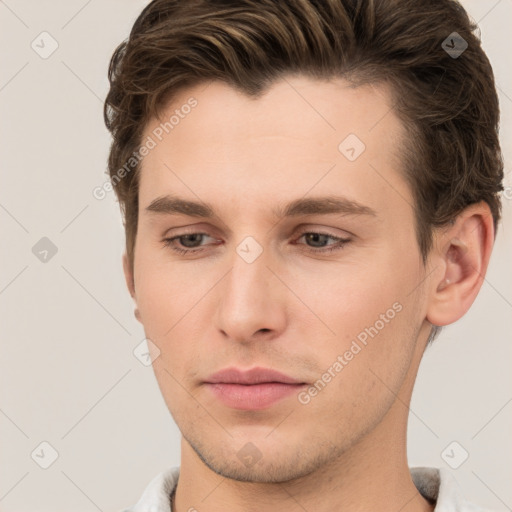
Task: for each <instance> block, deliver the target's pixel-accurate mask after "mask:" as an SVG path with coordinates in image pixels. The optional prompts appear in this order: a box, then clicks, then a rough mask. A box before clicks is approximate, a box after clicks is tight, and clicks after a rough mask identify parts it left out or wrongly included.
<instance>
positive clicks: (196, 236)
mask: <svg viewBox="0 0 512 512" xmlns="http://www.w3.org/2000/svg"><path fill="white" fill-rule="evenodd" d="M205 236H207V237H209V238H212V239H213V237H211V236H209V235H207V234H206V233H186V234H182V235H177V236H173V237H171V238H165V239H164V245H165V246H166V247H169V248H170V249H172V250H173V251H175V252H177V253H179V254H191V253H195V252H201V251H202V250H203V249H202V248H198V247H201V246H198V245H197V242H198V241H201V240H202V237H205ZM176 240H179V242H180V244H182V245H183V246H185V247H188V249H182V248H180V247H177V246H176V244H175V241H176ZM191 247H192V248H191Z"/></svg>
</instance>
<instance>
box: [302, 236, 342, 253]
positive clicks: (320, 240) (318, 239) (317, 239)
mask: <svg viewBox="0 0 512 512" xmlns="http://www.w3.org/2000/svg"><path fill="white" fill-rule="evenodd" d="M301 238H305V240H307V241H308V242H312V243H313V244H319V246H320V247H319V246H318V245H313V246H309V245H308V247H309V249H308V250H309V251H310V252H316V253H323V252H332V251H339V250H341V249H343V247H344V246H345V245H346V244H347V243H349V242H350V241H351V240H350V239H349V238H341V237H339V236H334V235H331V234H329V233H320V232H317V231H305V232H303V233H302V234H301V235H300V237H299V240H300V239H301ZM328 240H334V241H335V243H334V244H331V245H327V246H326V245H325V242H327V241H328Z"/></svg>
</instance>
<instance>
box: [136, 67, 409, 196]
mask: <svg viewBox="0 0 512 512" xmlns="http://www.w3.org/2000/svg"><path fill="white" fill-rule="evenodd" d="M391 101H392V100H391V94H390V91H389V89H388V88H387V87H386V86H385V85H384V84H381V85H379V86H371V85H365V86H360V87H357V88H354V87H351V86H350V85H349V84H348V83H347V82H345V81H343V80H342V79H336V80H331V81H318V80H312V79H309V78H305V77H301V76H294V77H288V78H283V79H282V80H280V81H278V82H276V83H275V84H274V85H272V87H270V88H269V89H268V90H267V91H266V92H265V93H264V94H263V95H262V96H261V97H258V98H251V97H248V96H246V95H245V94H243V93H241V92H239V91H237V90H235V89H233V88H232V87H230V86H228V85H227V84H225V83H223V82H218V81H214V82H210V83H207V84H199V85H197V86H194V87H191V88H189V89H184V90H182V91H181V92H180V93H179V94H177V95H176V96H175V97H174V98H173V100H172V102H170V103H169V104H168V105H167V106H166V107H165V108H164V109H162V110H161V112H160V116H159V119H156V118H153V119H151V120H150V122H149V123H148V124H147V126H146V127H145V130H144V134H143V141H144V140H149V139H151V140H152V141H153V143H154V147H153V148H152V149H151V150H150V151H149V153H148V154H147V155H146V156H145V157H144V159H143V161H142V165H141V180H140V198H141V205H142V206H144V203H148V204H149V202H150V201H151V200H154V199H155V198H156V197H158V196H161V195H162V194H163V193H166V192H167V193H174V192H176V193H178V194H179V195H181V196H188V197H190V198H193V196H194V195H195V196H197V197H199V198H200V197H203V196H208V197H209V198H211V197H212V195H213V196H219V194H220V195H221V196H222V195H224V196H225V195H226V194H229V193H230V192H231V193H232V197H233V200H234V201H235V200H238V196H240V195H241V194H242V195H245V197H244V201H245V203H246V204H251V202H256V201H258V199H261V198H262V197H265V198H267V199H268V198H269V197H276V198H277V197H278V196H279V198H280V200H281V201H285V199H286V198H296V197H300V196H303V195H304V194H306V193H307V192H308V190H312V191H313V189H314V192H318V193H319V194H325V193H330V192H332V191H333V188H338V189H339V188H340V187H341V188H342V190H339V191H340V192H343V194H344V195H346V196H349V197H350V196H352V197H354V195H358V194H359V196H360V197H361V194H362V196H365V195H366V196H370V195H372V194H374V193H375V192H376V191H377V189H378V188H379V187H380V189H381V190H382V186H383V184H384V182H385V181H387V182H389V184H390V185H391V186H392V187H393V186H394V187H395V188H396V187H398V188H400V187H402V188H403V185H404V183H399V182H400V180H401V176H400V173H399V167H400V144H401V140H402V138H403V137H404V133H403V127H402V125H401V123H400V121H399V120H398V118H397V117H396V115H395V114H394V112H393V110H392V108H391ZM395 182H396V183H395ZM176 189H179V190H176ZM191 193H192V194H191ZM403 193H405V194H407V191H406V190H403ZM395 194H396V192H395ZM197 197H196V199H197ZM368 198H369V197H367V198H366V199H368ZM384 201H385V200H384V199H383V202H384ZM383 206H385V204H383Z"/></svg>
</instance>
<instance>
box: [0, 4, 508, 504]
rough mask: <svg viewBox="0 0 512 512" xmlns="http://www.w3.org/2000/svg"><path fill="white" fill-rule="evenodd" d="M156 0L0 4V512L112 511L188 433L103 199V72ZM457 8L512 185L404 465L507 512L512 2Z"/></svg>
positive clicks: (414, 421) (437, 351)
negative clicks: (467, 24) (491, 92)
mask: <svg viewBox="0 0 512 512" xmlns="http://www.w3.org/2000/svg"><path fill="white" fill-rule="evenodd" d="M146 3H147V2H146V1H142V0H122V1H121V0H102V1H100V0H89V1H84V0H68V1H64V0H58V1H51V2H49V1H47V2H41V1H35V0H33V1H28V0H24V1H22V0H7V1H0V39H1V43H2V52H1V66H0V68H1V70H2V72H1V74H0V109H1V110H0V119H1V135H0V140H1V167H0V169H1V179H2V186H1V188H0V223H1V226H2V234H3V235H2V243H1V244H0V252H1V262H2V265H1V276H0V311H1V329H2V330H1V343H2V347H1V352H2V357H1V362H0V378H1V382H0V439H1V448H0V450H1V451H0V453H1V462H0V511H3V512H14V511H16V512H25V511H38V512H44V511H50V510H51V511H52V512H60V511H62V512H63V511H69V510H73V511H75V512H81V511H94V510H100V511H109V510H119V509H121V508H122V507H124V506H128V505H130V504H132V503H134V502H135V501H136V500H137V499H138V498H139V496H140V494H141V492H142V490H143V488H144V487H145V486H146V484H147V483H148V482H149V480H150V479H151V478H153V477H154V476H155V475H156V474H157V473H158V472H159V471H161V470H163V469H166V468H167V467H169V466H173V465H177V464H179V431H178V429H177V427H176V426H175V424H174V422H173V421H172V418H171V416H170V414H169V413H168V411H167V408H166V406H165V404H164V402H163V399H162V398H161V395H160V391H159V389H158V386H157V384H156V381H155V378H154V376H153V373H152V369H151V367H146V366H144V365H143V364H142V363H141V362H140V361H139V360H138V359H137V358H136V357H135V356H134V353H133V351H134V349H136V347H138V346H139V345H140V343H141V342H142V340H143V339H144V332H143V329H142V326H141V325H140V324H139V323H138V322H137V321H136V320H135V318H134V316H133V303H132V300H131V298H130V296H129V294H128V292H127V290H126V287H125V282H124V278H123V274H122V266H121V254H122V250H123V246H124V232H123V229H122V223H121V217H120V213H119V208H118V205H117V203H116V201H115V197H114V194H113V193H111V194H109V195H108V196H107V197H106V198H105V199H103V200H97V199H95V198H94V197H93V194H92V191H93V189H94V188H95V187H97V186H101V185H102V184H103V183H104V181H105V179H106V175H105V170H106V158H107V153H108V148H109V144H110V137H109V134H108V132H107V130H106V128H105V127H104V125H103V117H102V106H103V99H104V97H105V95H106V93H107V90H108V81H107V67H108V62H109V59H110V56H111V54H112V52H113V50H114V48H115V47H116V46H117V44H119V43H120V42H121V41H122V40H123V39H124V38H125V37H127V36H128V32H129V30H130V28H131V26H132V24H133V22H134V21H135V19H136V17H137V15H138V14H139V13H140V11H141V10H142V8H143V7H144V6H145V5H146ZM463 4H464V5H465V6H466V8H467V9H468V12H469V13H470V15H471V16H472V17H473V18H474V19H475V20H476V21H477V22H478V24H479V27H480V30H481V37H482V40H483V46H484V49H485V50H486V52H487V53H488V56H489V58H490V60H491V63H492V64H493V67H494V71H495V76H496V80H497V85H498V91H499V97H500V102H501V111H502V129H501V139H502V145H503V150H504V154H505V160H506V172H507V177H506V181H505V185H506V187H507V189H506V191H505V193H504V196H503V221H502V223H501V225H500V228H499V232H498V237H497V241H496V243H495V247H494V252H493V256H492V259H491V264H490V268H489V271H488V274H487V277H486V281H485V283H484V285H483V287H482V290H481V292H480V295H479V297H478V299H477V300H476V302H475V303H474V305H473V306H472V307H471V309H470V311H469V313H468V314H467V315H466V317H464V318H463V319H461V320H460V321H459V322H457V323H456V324H454V325H452V326H449V327H448V328H445V330H444V332H443V333H442V334H441V336H440V337H439V338H438V340H436V342H435V344H434V346H433V347H431V348H429V349H428V350H427V352H426V354H425V357H424V360H423V362H422V366H421V368H420V373H419V375H418V379H417V383H416V388H415V392H414V395H413V400H412V404H411V414H410V421H409V437H408V449H409V463H410V465H411V466H418V465H426V466H437V467H447V468H449V469H450V471H451V472H452V474H453V475H454V476H455V478H456V479H457V481H458V482H459V484H460V485H461V487H462V489H463V492H464V494H465V496H466V497H467V498H468V499H469V500H471V501H474V502H476V503H478V504H480V505H483V506H487V507H490V508H492V509H495V510H502V511H505V510H510V509H511V507H512V488H511V486H510V482H511V481H512V464H511V457H510V453H511V448H512V441H511V438H510V432H511V426H512V403H511V402H512V386H511V377H510V364H511V353H512V344H511V335H510V331H511V326H512V325H511V318H512V315H511V311H512V277H511V274H512V272H511V263H510V262H511V261H512V227H511V221H512V180H511V176H510V172H509V171H510V166H509V162H510V158H511V156H512V155H511V147H510V141H511V140H512V138H511V125H512V118H511V111H512V108H511V107H512V99H511V98H512V87H511V71H510V55H511V53H512V47H511V43H510V35H509V32H510V29H509V22H510V20H511V19H512V0H499V1H497V0H493V1H484V0H471V1H470V0H467V1H464V2H463ZM43 32H46V33H47V34H42V35H41V33H43ZM56 45H58V47H57V46H56ZM52 50H54V51H53V53H51V52H52ZM50 53H51V55H50ZM45 237H46V238H47V239H48V240H46V239H44V240H42V241H41V239H43V238H45ZM34 247H35V248H34ZM44 251H47V252H44ZM55 251H57V252H56V253H55V254H53V253H54V252H55ZM41 258H43V260H45V261H41ZM41 443H43V444H41ZM466 456H467V459H466V460H464V459H465V457H466ZM54 459H55V460H54ZM44 466H48V467H47V468H46V469H44ZM455 466H458V467H456V468H455Z"/></svg>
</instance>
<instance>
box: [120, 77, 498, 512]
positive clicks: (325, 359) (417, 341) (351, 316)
mask: <svg viewBox="0 0 512 512" xmlns="http://www.w3.org/2000/svg"><path fill="white" fill-rule="evenodd" d="M191 96H193V97H194V98H196V99H197V101H198V104H197V106H196V107H195V108H194V109H193V110H192V111H191V113H190V114H188V115H187V116H186V117H185V118H184V119H181V120H180V123H179V125H177V126H175V128H174V129H173V130H172V131H170V132H169V134H168V135H166V137H165V138H164V139H163V140H162V141H161V142H159V143H158V144H157V146H156V147H155V148H154V149H152V150H151V151H150V152H149V154H148V155H147V156H146V157H145V158H144V160H143V164H142V170H141V180H140V189H139V197H140V201H139V226H138V232H137V238H136V246H135V252H134V264H133V271H132V267H131V265H130V262H129V261H128V259H127V257H126V255H124V258H123V264H124V270H125V276H126V282H127V285H128V288H129V290H130V293H131V295H132V297H133V299H134V301H135V303H136V307H137V309H136V316H137V318H138V319H139V321H140V322H141V323H142V324H143V326H144V330H145V334H146V337H148V338H149V339H151V340H152V342H153V343H154V344H155V346H156V347H158V349H159V350H160V355H159V357H157V358H156V359H155V360H154V362H153V368H154V372H155V375H156V378H157V381H158V384H159V386H160V389H161V391H162V394H163V397H164V399H165V402H166V404H167V406H168V408H169V410H170V412H171V414H172V416H173V418H174V420H175V422H176V424H177V425H178V427H179V429H180V431H181V433H182V454H181V471H180V478H179V483H178V486H177V492H176V503H175V509H176V510H178V511H180V512H182V511H187V510H190V509H191V508H192V507H193V509H195V510H199V511H201V512H202V511H206V510H207V511H209V512H217V511H219V512H220V511H225V510H230V512H236V511H261V510H265V511H267V512H272V511H274V510H275V511H277V510H279V511H282V510H287V511H299V510H301V511H303V510H309V511H315V512H324V511H325V512H327V511H329V512H330V511H332V510H344V511H349V512H350V511H359V510H380V511H393V512H396V511H398V510H401V511H402V512H411V511H429V510H433V505H432V504H430V503H429V502H428V501H426V500H425V499H424V498H423V497H422V496H421V495H420V494H419V493H418V491H417V489H416V487H415V486H414V484H413V482H412V479H411V477H410V473H409V469H408V465H407V454H406V427H407V417H408V412H409V411H408V405H409V403H410V398H411V393H412V389H413V385H414V380H415V377H416V374H417V371H418V367H419V364H420V360H421V357H422V354H423V351H424V349H425V346H426V342H427V338H428V335H429V332H430V329H431V326H432V324H435V325H447V324H450V323H452V322H454V321H456V320H457V319H459V318H460V317H461V316H463V315H464V314H465V312H466V311H467V310H468V309H469V307H470V306H471V304H472V303H473V301H474V299H475V297H476V295H477V293H478V291H479V289H480V286H481V284H482V282H483V276H484V275H485V272H486V269H487V265H488V262H489V257H490V253H491V250H492V244H493V240H494V232H493V225H492V217H491V214H490V211H489V208H488V206H487V205H486V204H485V203H479V204H475V205H471V206H470V207H468V208H467V209H466V210H464V211H463V212H462V213H461V214H460V215H459V216H458V217H457V219H456V221H455V223H454V224H452V225H450V226H449V227H448V228H443V229H439V230H437V231H436V232H435V238H434V242H435V243H434V248H433V250H432V251H431V253H430V255H429V258H428V261H427V264H426V265H425V266H424V265H423V263H422V260H421V255H420V252H419V247H418V245H417V242H416V236H415V230H414V216H413V209H412V204H413V198H412V193H411V191H410V189H409V187H408V185H407V184H406V182H405V180H404V179H403V178H402V175H401V171H400V141H401V140H403V138H404V137H405V136H406V134H405V133H404V130H403V127H402V125H401V123H400V121H399V120H398V118H397V117H396V116H395V114H394V113H393V112H392V111H391V110H390V105H391V100H390V94H389V91H388V90H387V89H386V88H385V87H384V86H383V85H381V86H362V87H359V88H355V89H354V88H350V87H348V86H347V84H346V83H345V82H343V80H341V79H338V80H333V81H330V82H327V81H317V80H312V79H309V78H305V77H302V76H293V77H288V78H286V79H285V80H280V81H279V82H276V83H275V84H274V85H273V86H272V87H271V88H270V89H269V90H268V91H267V92H266V94H265V95H264V96H262V97H261V98H259V99H256V100H255V99H250V98H248V97H246V96H244V95H243V94H241V93H239V92H236V91H235V90H234V89H232V88H230V87H229V86H227V85H225V84H223V83H221V82H211V83H209V84H208V85H207V86H205V84H201V85H197V86H195V87H191V88H189V89H187V90H184V91H182V92H181V93H180V94H179V95H178V96H176V97H175V98H174V100H173V102H172V104H169V105H168V106H167V108H166V110H164V111H163V113H162V116H161V117H162V119H168V118H169V116H170V115H171V114H172V113H173V111H174V110H175V109H176V108H179V107H180V105H183V104H184V103H186V101H187V99H188V98H190V97H191ZM159 123H160V121H159V120H157V119H152V120H151V122H150V123H148V125H147V126H146V129H145V134H144V135H143V137H144V138H145V137H146V136H147V135H150V134H151V133H152V130H154V129H155V127H157V126H158V124H159ZM349 133H353V134H356V135H357V136H358V137H359V138H360V139H361V140H362V141H363V142H364V144H365V145H366V149H365V151H364V152H363V153H362V154H361V155H360V156H359V157H358V158H357V159H356V160H355V161H353V162H351V161H349V160H348V159H347V158H345V156H344V155H343V154H342V153H341V152H340V151H339V150H338V145H339V144H340V142H341V141H342V140H343V139H344V138H345V137H346V136H347V135H348V134H349ZM171 193H172V194H174V195H177V196H180V197H183V198H185V199H189V200H193V201H204V202H207V203H210V204H211V205H212V206H213V207H214V208H215V211H216V214H217V216H216V217H215V218H213V219H212V218H209V219H202V218H197V217H192V216H187V215H183V214H179V215H164V214H155V213H151V212H147V211H146V210H145V208H146V207H147V206H148V205H149V204H150V203H151V202H152V201H153V200H154V199H156V198H158V197H160V196H162V195H165V194H171ZM329 194H331V195H337V196H338V195H343V196H345V197H348V198H350V199H351V200H353V201H357V202H358V203H361V204H363V205H366V206H369V207H371V208H372V209H374V210H375V212H376V213H377V215H376V216H375V217H372V216H364V215H362V216H354V215H340V214H336V215H332V214H331V215H325V214H322V215H319V214H314V215H301V216H299V217H294V218H284V219H277V218H275V217H273V216H272V214H271V211H272V209H273V208H275V207H276V206H278V205H280V204H282V203H286V202H288V201H291V200H294V199H297V198H302V197H304V196H305V197H314V196H324V195H329ZM304 232H324V233H328V234H329V235H332V236H335V237H336V236H338V237H342V238H349V239H350V242H348V243H346V244H345V245H344V246H343V248H342V249H340V250H338V251H333V252H331V253H321V252H318V251H319V250H320V249H321V248H322V247H325V246H332V245H335V244H336V240H333V239H329V238H327V239H325V238H324V239H322V238H320V240H318V239H317V241H316V243H315V240H314V239H313V240H311V238H308V237H307V236H302V235H303V233H304ZM187 233H188V234H190V233H206V234H207V235H208V236H205V237H203V238H201V237H198V239H196V240H195V246H194V245H191V242H190V241H189V242H188V245H186V244H187V240H186V239H185V240H184V239H183V238H182V239H178V240H176V241H175V242H174V244H175V246H178V247H181V248H184V249H187V248H202V249H203V251H202V252H199V253H195V254H193V255H191V256H184V255H180V254H178V253H175V252H174V251H172V249H171V248H170V247H168V246H166V245H165V242H164V239H165V238H169V237H171V236H176V235H180V234H187ZM248 236H251V237H253V238H254V239H255V240H256V241H257V243H258V244H259V245H260V246H261V248H262V249H263V252H262V253H261V255H260V256H259V257H258V258H257V259H256V260H255V261H254V262H252V263H247V262H246V261H245V260H244V259H243V258H241V257H240V256H239V254H238V253H237V252H236V248H237V246H238V245H239V244H240V243H241V242H242V241H243V240H244V239H245V237H248ZM314 251H317V252H314ZM446 280H448V281H446ZM395 303H399V304H400V305H401V307H402V309H401V311H400V312H399V313H397V314H396V315H395V316H394V318H393V319H392V320H390V321H389V322H387V323H386V324H385V326H384V328H382V329H380V330H379V332H378V334H377V335H376V336H375V337H374V338H372V339H369V341H368V344H367V346H365V347H364V348H362V350H361V351H360V352H359V353H358V354H357V355H356V356H355V357H354V358H353V359H352V360H351V361H349V362H348V364H347V365H346V366H345V367H344V368H343V370H342V371H341V372H339V373H337V374H336V376H335V377H334V378H332V379H331V381H330V382H329V383H328V384H327V385H326V386H325V388H324V389H323V390H322V391H321V392H319V393H318V394H317V395H316V396H314V397H313V398H312V399H311V400H310V402H309V403H307V404H302V403H300V401H299V400H298V398H297V395H296V394H292V395H291V396H289V397H286V398H284V399H283V400H281V401H279V402H278V403H277V404H274V405H272V406H270V407H268V408H266V409H263V410H259V411H241V410H236V409H233V408H230V407H227V406H226V405H224V404H223V403H221V402H220V401H219V400H217V399H216V398H215V397H214V396H213V395H212V394H211V392H210V391H209V390H208V389H206V386H205V385H204V380H205V379H206V378H207V377H208V376H209V375H211V374H212V373H214V372H216V371H218V370H220V369H222V368H226V367H230V366H236V367H238V368H242V369H249V368H252V367H255V366H262V367H267V368H272V369H275V370H278V371H281V372H282V373H285V374H287V375H289V376H291V377H294V378H296V379H298V380H300V381H301V382H306V383H308V384H310V385H311V384H313V383H315V381H317V380H318V379H319V378H321V376H322V375H323V374H324V373H325V372H326V371H327V369H328V368H330V367H332V365H333V363H334V362H335V361H336V360H337V357H338V355H340V354H344V353H345V352H346V351H347V350H348V349H349V348H350V346H351V343H352V341H353V340H354V339H356V336H357V335H358V334H359V333H361V331H364V329H365V327H369V326H371V325H374V324H375V322H376V321H377V320H378V319H379V318H381V317H380V315H381V314H385V313H386V311H387V310H389V309H390V308H391V307H392V305H393V304H395ZM247 443H252V445H254V447H256V450H255V449H254V448H251V449H252V450H253V452H251V453H253V454H260V455H261V458H260V459H259V460H258V462H257V463H255V464H253V465H250V466H248V465H246V464H244V463H243V462H242V461H241V460H240V458H239V457H237V454H238V452H239V451H240V450H241V449H242V448H243V447H244V446H245V445H246V444H247ZM252 445H251V446H252ZM246 449H247V448H246ZM370 483H371V485H370Z"/></svg>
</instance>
